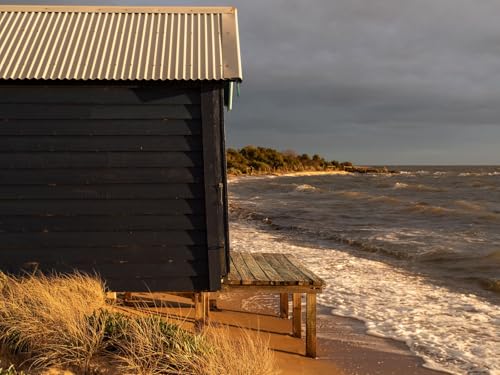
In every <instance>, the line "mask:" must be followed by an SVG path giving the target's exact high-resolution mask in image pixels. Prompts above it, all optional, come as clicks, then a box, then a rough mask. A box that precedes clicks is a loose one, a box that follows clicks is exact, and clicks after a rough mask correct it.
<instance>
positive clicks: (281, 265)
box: [222, 251, 325, 357]
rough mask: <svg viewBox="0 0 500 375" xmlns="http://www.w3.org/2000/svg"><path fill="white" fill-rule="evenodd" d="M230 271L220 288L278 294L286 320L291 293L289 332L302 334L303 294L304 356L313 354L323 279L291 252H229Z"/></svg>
mask: <svg viewBox="0 0 500 375" xmlns="http://www.w3.org/2000/svg"><path fill="white" fill-rule="evenodd" d="M230 255H231V260H230V261H231V263H230V272H229V274H228V275H227V276H226V277H225V278H224V280H223V281H222V290H223V291H235V290H244V291H247V292H255V293H262V292H265V293H279V294H280V316H281V317H282V318H284V319H288V315H289V311H288V310H289V309H288V301H289V297H290V295H291V296H292V305H293V312H292V320H293V322H292V327H293V331H292V335H293V336H295V337H299V338H300V337H301V332H302V329H301V327H302V322H301V317H302V311H301V309H302V294H305V295H306V355H307V356H308V357H316V294H317V293H321V291H322V290H323V287H324V285H325V282H324V281H323V280H322V279H320V278H319V277H318V276H316V275H315V274H314V273H313V272H311V271H310V270H308V269H307V268H305V267H304V266H302V265H301V264H300V262H299V261H298V260H297V258H295V257H294V256H293V255H291V254H271V253H245V252H236V251H231V253H230Z"/></svg>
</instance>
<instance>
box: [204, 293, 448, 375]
mask: <svg viewBox="0 0 500 375" xmlns="http://www.w3.org/2000/svg"><path fill="white" fill-rule="evenodd" d="M278 304H279V298H278V296H276V295H257V296H255V295H252V294H248V293H233V294H226V295H224V296H223V297H222V299H221V300H220V302H219V303H218V307H219V308H221V310H222V311H221V312H218V313H213V314H212V315H213V318H214V320H215V321H218V322H223V323H229V324H231V325H233V326H239V327H247V328H250V329H255V330H258V331H260V334H262V335H267V337H268V338H269V342H270V346H271V348H272V349H273V350H274V351H275V354H276V359H277V363H278V366H279V368H280V370H281V373H282V374H291V375H294V374H297V375H299V374H301V375H318V374H329V375H355V374H365V375H371V374H373V375H375V374H384V375H385V374H394V375H396V374H400V373H402V372H404V373H405V374H408V375H439V374H444V373H443V372H439V371H435V370H431V369H427V368H425V367H423V363H424V362H423V360H422V359H421V358H419V357H417V356H415V355H414V354H413V353H411V352H410V350H409V349H408V348H407V347H406V345H405V344H404V343H402V342H399V341H396V340H392V339H387V338H381V337H376V336H371V335H368V334H366V332H365V325H364V323H363V322H362V321H360V320H357V319H354V318H346V317H340V316H335V315H331V314H330V310H331V309H330V308H328V307H326V306H322V305H318V321H317V325H318V350H319V351H318V358H316V359H311V358H307V357H305V356H303V354H304V341H303V340H304V339H296V338H293V337H291V336H290V335H289V332H290V330H291V321H290V320H285V319H279V318H276V315H277V312H278ZM304 310H305V309H304V308H303V309H302V311H303V312H304ZM303 321H304V320H303Z"/></svg>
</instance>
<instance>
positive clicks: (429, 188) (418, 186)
mask: <svg viewBox="0 0 500 375" xmlns="http://www.w3.org/2000/svg"><path fill="white" fill-rule="evenodd" d="M393 189H396V190H397V189H407V190H414V191H431V192H444V191H446V190H445V189H442V188H437V187H433V186H428V185H424V184H408V183H405V182H396V183H395V184H394V185H393Z"/></svg>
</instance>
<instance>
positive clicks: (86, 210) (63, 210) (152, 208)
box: [1, 199, 205, 216]
mask: <svg viewBox="0 0 500 375" xmlns="http://www.w3.org/2000/svg"><path fill="white" fill-rule="evenodd" d="M204 212H205V208H204V205H203V200H176V199H166V200H159V199H150V200H138V199H134V200H128V199H127V200H125V199H115V200H54V201H49V200H29V201H24V200H17V201H7V200H4V201H1V214H2V215H3V216H9V215H36V216H79V215H102V216H113V215H126V216H131V215H186V214H195V215H203V214H204Z"/></svg>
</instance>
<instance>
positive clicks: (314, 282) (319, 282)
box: [286, 254, 325, 286]
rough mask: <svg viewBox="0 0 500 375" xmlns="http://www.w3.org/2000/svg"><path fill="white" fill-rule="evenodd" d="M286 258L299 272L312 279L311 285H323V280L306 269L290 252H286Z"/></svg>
mask: <svg viewBox="0 0 500 375" xmlns="http://www.w3.org/2000/svg"><path fill="white" fill-rule="evenodd" d="M286 260H287V261H288V262H289V263H290V264H292V265H293V266H295V267H296V268H297V269H298V270H299V271H300V272H302V273H303V274H304V275H306V276H307V277H308V278H309V279H311V280H312V285H315V286H324V285H325V281H324V280H323V279H322V278H320V277H319V276H317V275H316V274H315V273H314V272H312V271H310V270H308V269H307V268H306V267H304V266H303V265H302V264H301V263H300V261H299V260H298V259H297V258H296V257H295V256H294V255H292V254H287V255H286Z"/></svg>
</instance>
